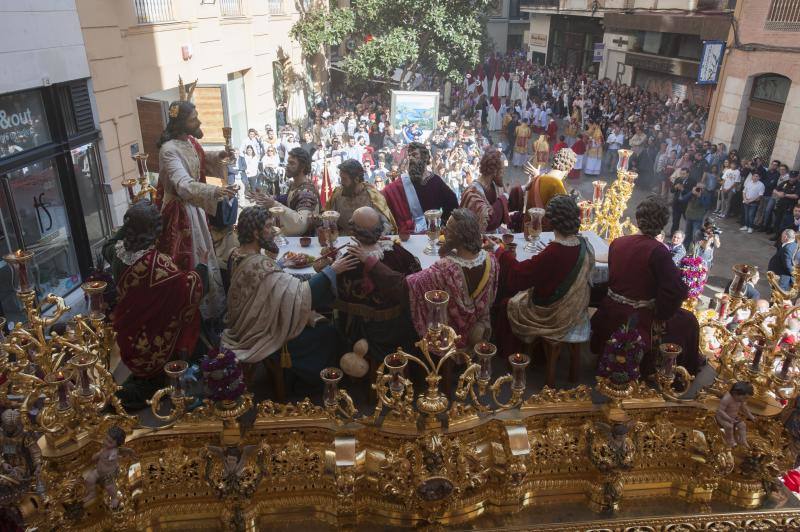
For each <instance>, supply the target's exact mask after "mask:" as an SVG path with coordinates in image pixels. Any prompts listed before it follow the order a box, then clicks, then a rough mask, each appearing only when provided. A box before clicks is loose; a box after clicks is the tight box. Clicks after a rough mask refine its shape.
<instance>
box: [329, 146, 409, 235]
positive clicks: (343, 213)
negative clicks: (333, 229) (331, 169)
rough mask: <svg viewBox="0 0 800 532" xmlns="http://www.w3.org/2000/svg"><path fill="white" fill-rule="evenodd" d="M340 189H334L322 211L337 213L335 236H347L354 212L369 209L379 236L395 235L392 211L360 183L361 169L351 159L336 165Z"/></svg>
mask: <svg viewBox="0 0 800 532" xmlns="http://www.w3.org/2000/svg"><path fill="white" fill-rule="evenodd" d="M339 178H340V180H341V181H340V182H341V185H340V186H338V187H336V188H335V189H334V191H333V194H332V195H331V198H330V199H329V200H328V203H327V204H326V205H325V210H326V211H336V212H338V213H339V222H338V223H339V234H340V235H349V234H350V226H351V224H350V222H351V220H352V218H353V215H354V214H355V211H356V210H357V209H359V208H361V207H371V208H373V209H375V210H376V211H377V213H378V216H380V221H381V228H382V231H383V233H387V234H396V233H397V227H396V226H395V223H394V217H393V216H392V211H390V210H389V206H388V205H386V200H385V199H384V198H383V195H381V193H380V192H378V190H377V189H376V188H375V187H374V186H372V185H370V184H369V183H365V182H364V167H363V166H362V165H361V163H360V162H358V161H356V160H354V159H348V160H346V161H345V162H343V163H342V164H340V165H339Z"/></svg>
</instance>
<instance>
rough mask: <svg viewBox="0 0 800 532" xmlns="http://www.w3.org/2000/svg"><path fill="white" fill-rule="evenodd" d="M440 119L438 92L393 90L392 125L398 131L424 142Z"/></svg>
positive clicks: (411, 138)
mask: <svg viewBox="0 0 800 532" xmlns="http://www.w3.org/2000/svg"><path fill="white" fill-rule="evenodd" d="M438 119H439V93H438V92H422V91H392V127H393V128H394V130H395V131H396V132H400V131H402V132H403V133H404V134H405V135H406V136H407V137H408V138H409V139H410V140H419V141H423V142H424V141H425V140H426V139H427V138H428V137H429V136H430V134H431V133H432V132H433V130H434V129H435V128H436V121H437V120H438Z"/></svg>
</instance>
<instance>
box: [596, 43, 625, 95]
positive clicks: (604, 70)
mask: <svg viewBox="0 0 800 532" xmlns="http://www.w3.org/2000/svg"><path fill="white" fill-rule="evenodd" d="M619 39H623V40H627V41H628V44H627V45H619V44H617V43H614V41H618V40H619ZM603 44H604V45H605V50H604V51H603V61H602V62H601V63H600V69H599V71H598V78H599V79H603V78H609V79H611V80H612V81H616V79H617V72H618V71H619V72H621V76H620V82H622V83H627V84H628V85H630V84H631V81H632V79H633V67H631V66H627V65H626V64H625V52H626V51H627V50H628V48H629V46H630V45H631V44H633V37H631V36H628V35H622V34H618V33H609V32H605V34H604V35H603Z"/></svg>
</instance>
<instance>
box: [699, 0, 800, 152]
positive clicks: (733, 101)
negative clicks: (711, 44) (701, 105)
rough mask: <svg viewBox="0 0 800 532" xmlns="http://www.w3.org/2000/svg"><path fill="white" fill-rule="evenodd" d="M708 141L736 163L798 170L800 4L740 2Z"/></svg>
mask: <svg viewBox="0 0 800 532" xmlns="http://www.w3.org/2000/svg"><path fill="white" fill-rule="evenodd" d="M734 15H735V18H736V21H737V24H738V31H737V32H736V34H734V33H733V32H731V35H730V37H729V39H728V50H727V53H726V57H725V60H724V63H723V67H722V74H721V80H720V83H719V85H718V87H717V90H716V94H715V97H714V100H713V101H712V106H711V112H710V123H709V135H708V136H709V137H710V139H712V140H713V141H715V142H724V143H725V144H727V145H728V146H730V147H734V148H738V149H739V153H740V155H741V157H742V158H743V159H744V158H750V157H753V156H761V157H764V158H769V159H779V160H781V161H783V162H785V163H786V164H788V165H789V167H790V168H798V166H800V150H799V149H798V139H800V53H798V51H799V50H798V48H797V37H798V35H799V34H798V31H800V0H739V1H738V4H737V6H736V11H735V13H734Z"/></svg>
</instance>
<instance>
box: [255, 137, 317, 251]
mask: <svg viewBox="0 0 800 532" xmlns="http://www.w3.org/2000/svg"><path fill="white" fill-rule="evenodd" d="M286 177H289V178H291V179H292V182H291V184H290V185H289V192H288V193H287V194H286V195H285V196H277V197H276V198H272V197H270V196H268V195H266V194H264V193H261V192H255V193H253V194H251V195H250V196H249V197H250V198H252V199H253V200H254V201H255V202H256V204H258V205H259V206H261V207H264V208H265V209H269V208H270V207H275V206H278V205H279V204H283V205H284V209H283V213H282V214H281V215H280V225H281V229H282V231H283V234H284V235H286V236H304V235H305V236H310V235H313V234H314V230H315V225H314V218H315V217H316V216H317V215H319V212H320V199H319V193H318V192H317V188H316V187H315V186H314V183H313V181H312V180H311V155H310V154H309V153H308V152H307V151H306V150H304V149H303V148H300V147H297V148H292V149H291V150H290V151H289V155H288V157H287V162H286Z"/></svg>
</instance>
